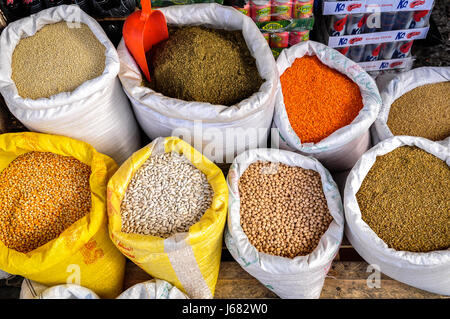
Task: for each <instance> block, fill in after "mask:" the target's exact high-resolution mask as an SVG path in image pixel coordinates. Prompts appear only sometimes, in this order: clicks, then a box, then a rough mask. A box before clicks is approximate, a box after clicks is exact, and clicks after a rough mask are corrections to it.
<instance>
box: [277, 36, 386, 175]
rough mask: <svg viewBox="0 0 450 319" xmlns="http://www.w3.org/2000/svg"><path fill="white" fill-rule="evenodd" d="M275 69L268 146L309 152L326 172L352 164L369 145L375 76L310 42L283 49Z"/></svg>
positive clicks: (375, 112)
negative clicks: (276, 85) (277, 79)
mask: <svg viewBox="0 0 450 319" xmlns="http://www.w3.org/2000/svg"><path fill="white" fill-rule="evenodd" d="M304 57H305V59H303V58H304ZM314 57H316V58H317V59H314ZM297 64H298V65H297ZM277 68H278V72H279V74H280V79H281V83H280V85H281V89H280V90H278V92H277V97H276V102H275V113H274V121H273V127H274V128H275V131H272V135H271V139H272V144H271V145H272V147H273V148H278V147H279V148H281V149H286V150H290V151H294V152H298V153H300V154H304V155H310V156H313V157H315V158H317V159H318V160H319V161H320V162H321V163H322V164H323V165H325V167H327V168H328V169H329V170H331V171H342V170H346V169H349V168H351V167H352V166H353V165H354V164H355V163H356V161H357V160H358V159H359V157H360V156H361V155H362V154H363V153H364V152H365V151H366V150H367V149H368V148H369V147H370V132H369V128H370V126H371V125H372V123H373V122H374V121H375V119H376V117H377V115H378V111H379V108H380V105H381V98H380V94H379V92H378V88H377V86H376V84H375V82H374V80H373V79H372V78H371V77H370V75H368V74H367V73H366V72H365V71H364V70H363V69H362V68H361V67H359V66H358V65H357V64H356V63H355V62H353V61H351V60H350V59H348V58H347V57H345V56H344V55H342V54H341V53H339V52H338V51H336V50H334V49H332V48H330V47H328V46H326V45H323V44H321V43H318V42H314V41H307V42H302V43H300V44H297V45H294V46H292V47H291V48H289V49H287V50H283V51H282V53H281V54H280V56H279V57H278V59H277ZM336 71H338V72H336ZM355 84H356V85H357V86H356V85H355ZM358 88H359V91H358ZM356 101H358V103H359V105H354V103H355V102H356ZM349 114H352V117H351V118H349ZM331 124H333V125H331ZM300 133H304V134H302V135H300Z"/></svg>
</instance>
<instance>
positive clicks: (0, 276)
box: [0, 270, 12, 280]
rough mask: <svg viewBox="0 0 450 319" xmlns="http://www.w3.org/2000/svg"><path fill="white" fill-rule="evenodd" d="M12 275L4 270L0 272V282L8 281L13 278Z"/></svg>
mask: <svg viewBox="0 0 450 319" xmlns="http://www.w3.org/2000/svg"><path fill="white" fill-rule="evenodd" d="M11 276H12V275H10V274H8V273H7V272H4V271H3V270H0V280H1V279H6V278H8V277H11Z"/></svg>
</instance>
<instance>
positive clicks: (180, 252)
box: [108, 137, 228, 298]
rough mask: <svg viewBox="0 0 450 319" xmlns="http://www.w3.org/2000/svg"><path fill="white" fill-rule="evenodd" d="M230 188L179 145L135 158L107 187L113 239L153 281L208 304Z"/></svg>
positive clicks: (172, 141)
mask: <svg viewBox="0 0 450 319" xmlns="http://www.w3.org/2000/svg"><path fill="white" fill-rule="evenodd" d="M227 203H228V188H227V185H226V182H225V178H224V176H223V173H222V171H221V170H220V169H219V168H218V167H217V166H216V165H214V163H212V162H211V161H210V160H209V159H207V158H206V157H204V156H203V155H202V154H201V153H200V152H198V151H197V150H195V149H194V148H193V147H191V146H190V145H189V144H188V143H186V142H184V141H183V140H181V139H179V138H177V137H167V138H162V137H160V138H157V139H155V140H154V141H153V142H152V143H150V144H149V145H147V146H146V147H144V148H142V149H141V150H139V151H137V152H136V153H134V154H133V156H131V157H130V158H129V159H128V160H127V161H126V162H125V163H124V164H122V166H121V167H120V168H119V170H118V171H117V172H116V173H115V174H114V176H113V177H112V178H111V180H110V181H109V183H108V216H109V230H110V235H111V239H112V241H113V242H114V244H115V245H116V246H117V248H119V250H120V251H121V252H122V253H123V254H124V255H125V256H127V257H128V258H129V259H131V260H132V261H133V262H134V263H136V264H137V265H138V266H139V267H141V268H142V269H143V270H145V271H146V272H147V273H149V274H150V275H151V276H152V277H154V278H160V279H162V280H166V281H168V282H169V283H171V284H173V285H175V286H176V287H178V288H179V289H181V290H182V291H183V292H185V293H186V294H187V295H188V296H189V297H191V298H212V297H213V296H214V289H215V285H216V282H217V277H218V274H219V265H220V256H221V252H222V235H223V229H224V226H225V220H226V216H227Z"/></svg>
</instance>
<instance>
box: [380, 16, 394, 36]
mask: <svg viewBox="0 0 450 319" xmlns="http://www.w3.org/2000/svg"><path fill="white" fill-rule="evenodd" d="M396 16H397V12H381V31H391V30H392V29H393V28H394V25H395V17H396Z"/></svg>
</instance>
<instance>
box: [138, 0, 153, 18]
mask: <svg viewBox="0 0 450 319" xmlns="http://www.w3.org/2000/svg"><path fill="white" fill-rule="evenodd" d="M141 7H142V12H141V20H143V21H145V20H147V19H148V18H149V17H150V15H151V14H152V1H151V0H141Z"/></svg>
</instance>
